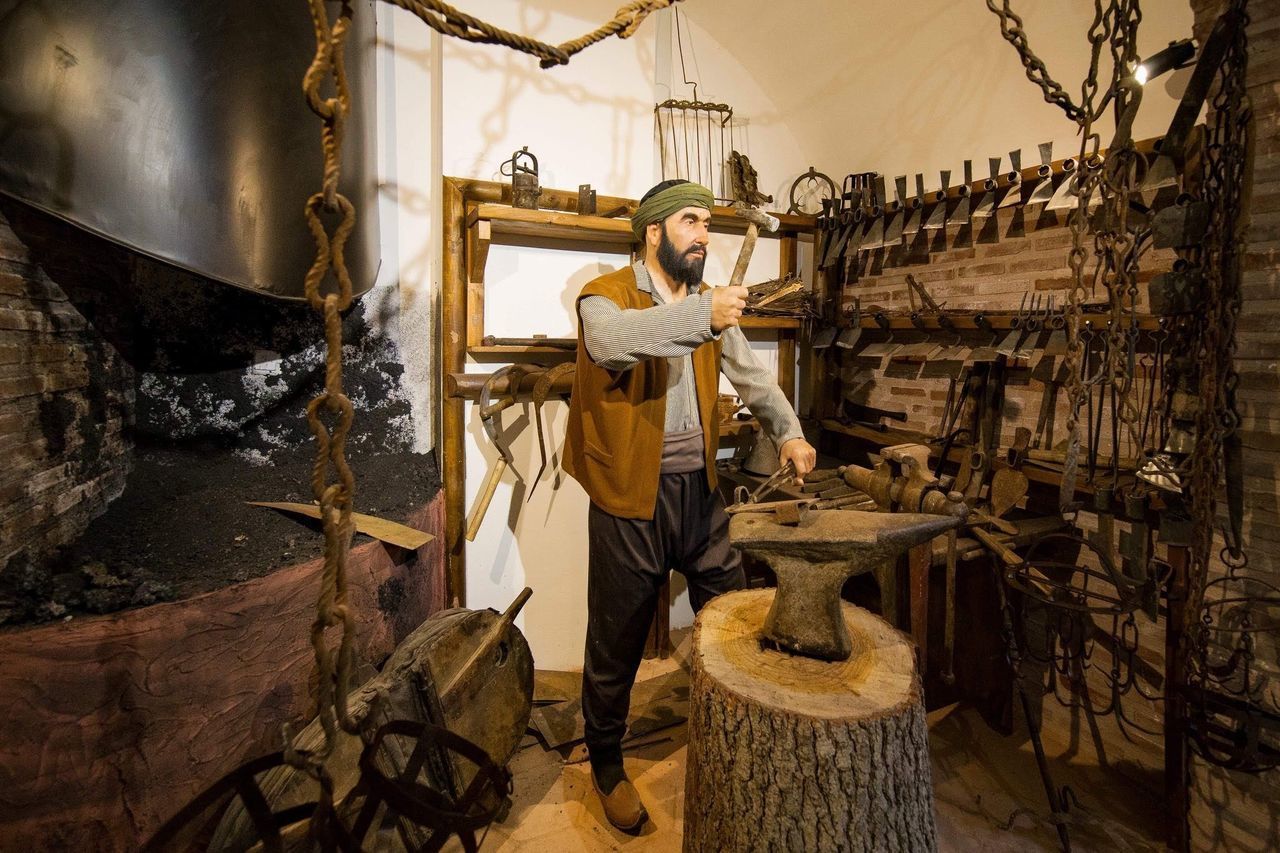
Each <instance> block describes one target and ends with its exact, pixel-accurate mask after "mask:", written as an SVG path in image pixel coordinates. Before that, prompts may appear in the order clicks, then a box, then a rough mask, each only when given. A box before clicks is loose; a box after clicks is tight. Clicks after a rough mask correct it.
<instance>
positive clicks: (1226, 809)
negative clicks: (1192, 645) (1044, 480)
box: [836, 0, 1280, 851]
mask: <svg viewBox="0 0 1280 853" xmlns="http://www.w3.org/2000/svg"><path fill="white" fill-rule="evenodd" d="M1192 7H1193V9H1194V10H1195V13H1196V35H1197V37H1198V38H1200V39H1203V38H1204V37H1205V36H1207V34H1208V32H1209V30H1210V28H1211V27H1212V25H1213V22H1214V20H1215V19H1216V16H1217V15H1218V14H1219V13H1220V7H1221V3H1220V0H1192ZM1250 14H1251V17H1252V23H1251V26H1250V30H1249V45H1250V50H1249V62H1250V65H1249V76H1248V82H1249V93H1250V96H1251V99H1252V105H1253V110H1254V123H1255V128H1254V140H1255V144H1254V155H1253V156H1254V160H1253V166H1252V170H1251V195H1250V196H1249V211H1248V214H1249V217H1250V222H1249V230H1248V232H1247V233H1248V238H1247V242H1248V245H1247V250H1246V254H1245V257H1244V264H1243V266H1244V281H1243V288H1244V298H1245V302H1244V309H1243V312H1242V314H1241V317H1240V320H1239V325H1238V336H1237V339H1238V351H1237V356H1238V359H1237V367H1238V370H1239V373H1240V385H1239V392H1238V395H1237V396H1238V403H1239V408H1240V414H1241V416H1242V418H1243V421H1242V425H1241V436H1242V439H1243V443H1244V447H1245V472H1246V474H1245V490H1246V500H1245V543H1246V546H1247V550H1248V553H1249V558H1250V567H1249V570H1248V572H1249V573H1250V574H1251V575H1252V576H1254V577H1257V578H1260V579H1263V580H1266V581H1268V582H1269V583H1272V584H1275V585H1277V586H1280V547H1278V546H1280V488H1278V487H1277V485H1276V476H1277V468H1278V466H1280V440H1277V438H1276V436H1277V435H1280V395H1278V394H1277V391H1278V390H1280V381H1278V378H1277V377H1278V374H1280V367H1278V364H1280V361H1278V359H1280V276H1278V275H1277V264H1278V262H1280V4H1275V3H1263V2H1261V0H1254V2H1252V3H1250ZM993 238H994V239H993ZM1069 244H1070V232H1069V229H1068V228H1067V227H1066V222H1065V214H1064V215H1063V216H1062V218H1061V219H1060V220H1053V219H1041V220H1040V221H1038V222H1034V223H1032V222H1028V221H1023V220H1022V218H1021V214H1019V213H1018V212H1016V210H1014V209H1006V210H1004V211H1000V212H999V215H998V218H997V221H996V224H995V227H994V228H987V229H984V233H983V235H981V236H979V237H978V239H974V237H973V235H972V234H970V233H968V229H966V228H957V227H955V226H951V227H948V229H947V232H946V237H945V239H943V240H935V241H934V243H933V245H931V246H928V248H929V249H930V250H931V251H923V250H922V248H917V249H915V250H911V249H907V248H903V247H895V248H894V249H893V250H890V251H888V252H887V253H886V252H875V253H868V254H866V255H864V257H863V258H862V259H861V261H862V267H861V270H860V271H861V272H862V275H861V277H860V278H859V280H858V281H857V282H856V283H855V284H853V285H851V286H848V287H846V288H845V291H844V294H843V297H844V301H845V302H846V303H848V302H852V300H853V299H854V297H858V298H859V299H860V300H861V303H862V306H863V309H864V310H865V309H866V308H867V307H868V306H870V305H879V306H881V307H884V308H887V309H899V310H900V309H905V308H907V307H908V298H907V290H908V288H907V285H906V274H907V273H912V274H913V275H914V276H915V278H916V280H917V281H919V282H920V283H922V284H924V285H925V286H926V287H927V288H928V290H929V291H930V293H931V294H932V295H933V296H934V298H935V299H937V300H938V301H939V302H945V303H946V306H947V307H950V308H971V309H987V310H994V309H1006V310H1010V309H1016V308H1017V307H1018V303H1019V301H1020V300H1021V299H1022V296H1023V294H1024V293H1026V292H1029V291H1030V292H1039V293H1041V294H1055V295H1056V296H1057V300H1058V302H1059V303H1061V302H1062V300H1063V299H1065V295H1066V288H1067V287H1068V285H1069V278H1070V272H1069V270H1068V267H1067V264H1066V251H1067V247H1068V246H1069ZM921 245H922V246H923V244H921ZM1172 258H1173V254H1172V253H1170V252H1153V253H1149V254H1148V255H1147V256H1146V258H1145V260H1144V263H1143V270H1142V274H1141V276H1140V282H1149V281H1150V280H1151V278H1153V277H1154V276H1155V275H1157V274H1159V273H1160V272H1163V271H1164V270H1166V269H1168V267H1169V265H1170V263H1171V261H1172ZM1144 296H1145V294H1144ZM1097 298H1099V299H1103V298H1105V296H1104V294H1101V293H1099V294H1098V296H1097ZM867 335H870V336H872V338H873V339H881V340H882V339H884V337H885V335H884V333H881V332H878V331H874V332H864V336H867ZM921 337H922V336H921V334H920V333H917V332H911V331H909V332H897V333H895V337H894V340H895V341H897V342H899V343H911V342H913V341H915V340H920V339H921ZM964 342H965V343H967V344H973V343H974V342H978V343H982V344H986V343H989V342H990V339H989V338H987V339H985V340H981V341H979V340H978V339H977V337H975V336H973V335H966V337H965V339H964ZM836 358H838V359H839V360H838V362H837V364H838V370H839V378H840V383H839V384H840V386H842V390H843V391H845V392H851V397H850V399H853V400H854V401H856V402H862V403H865V404H867V405H870V406H875V407H878V408H885V409H899V410H905V411H906V412H907V416H908V422H907V423H906V425H905V426H907V427H908V428H910V429H915V430H920V431H924V432H929V433H934V432H936V431H937V429H938V424H939V421H940V417H941V413H942V407H943V405H944V401H945V399H946V393H947V385H948V381H947V379H946V378H942V377H939V378H928V377H927V376H921V375H920V367H919V366H918V365H910V364H901V363H895V362H890V361H882V360H872V359H864V358H859V357H858V356H856V355H855V354H849V353H845V354H842V355H840V356H837V357H836ZM1052 375H1053V373H1052V371H1047V370H1046V369H1045V368H1044V367H1043V366H1042V367H1041V368H1040V369H1039V370H1035V371H1032V370H1026V369H1022V370H1011V371H1010V373H1009V380H1008V384H1007V386H1006V399H1005V406H1004V411H1003V415H1004V417H1003V432H1002V444H1004V445H1006V446H1007V444H1008V442H1009V441H1010V440H1011V438H1012V434H1013V430H1014V428H1015V427H1016V426H1019V425H1023V426H1028V427H1031V428H1034V426H1035V420H1036V414H1037V412H1038V410H1039V405H1040V400H1041V398H1042V394H1043V393H1044V391H1045V389H1046V387H1048V386H1047V384H1046V381H1045V380H1046V379H1047V378H1048V377H1050V376H1052ZM1144 379H1145V377H1144V376H1143V373H1142V371H1141V369H1140V370H1139V380H1140V381H1144ZM855 389H856V390H855ZM1065 397H1066V395H1065V393H1060V394H1059V399H1058V401H1057V405H1056V407H1055V408H1054V417H1053V419H1052V428H1051V433H1050V435H1049V436H1048V437H1047V438H1046V441H1045V445H1046V446H1053V445H1054V444H1057V443H1058V442H1060V441H1061V440H1062V439H1063V438H1065V423H1066V408H1065V406H1066V399H1065ZM1105 432H1106V431H1105V430H1104V436H1103V441H1102V444H1103V446H1104V448H1105V447H1108V446H1109V442H1108V440H1107V436H1106V435H1105ZM1220 509H1221V504H1220ZM1082 523H1083V526H1084V527H1085V528H1086V529H1089V528H1092V527H1093V526H1094V525H1093V519H1092V518H1090V517H1089V516H1088V515H1084V516H1082ZM1118 527H1119V528H1120V529H1123V527H1124V525H1123V524H1121V525H1118ZM1216 570H1217V571H1221V570H1222V567H1221V566H1217V567H1216ZM1273 615H1274V614H1273ZM1140 626H1141V630H1142V647H1141V655H1142V657H1143V658H1144V659H1145V660H1147V661H1148V662H1149V663H1150V664H1152V666H1154V667H1156V668H1157V669H1159V670H1163V666H1164V654H1163V648H1162V643H1163V635H1164V625H1163V620H1160V621H1159V622H1158V623H1156V624H1151V623H1150V622H1147V621H1145V619H1143V620H1142V621H1141V623H1140ZM1277 645H1280V638H1277V637H1274V636H1267V635H1263V636H1261V637H1260V638H1259V640H1258V647H1257V652H1258V656H1259V664H1260V667H1261V669H1262V671H1263V672H1265V673H1269V674H1271V675H1272V676H1274V675H1276V674H1280V664H1278V663H1277ZM1269 689H1270V691H1271V693H1272V694H1274V691H1275V686H1274V684H1272V685H1271V686H1270V688H1269ZM1138 704H1142V703H1138ZM1140 714H1141V717H1142V719H1143V720H1145V721H1147V722H1150V723H1152V724H1154V725H1155V728H1157V729H1158V724H1159V714H1160V708H1159V706H1152V705H1146V706H1145V707H1142V708H1141V709H1140ZM1103 724H1104V725H1108V724H1107V723H1106V722H1105V721H1104V723H1103ZM1140 737H1141V736H1140ZM1150 740H1151V742H1152V744H1153V746H1155V745H1158V744H1159V742H1160V741H1159V739H1158V738H1151V739H1150ZM1157 748H1158V746H1157ZM1157 754H1158V753H1157ZM1152 769H1156V768H1152ZM1278 788H1280V773H1275V772H1273V773H1268V774H1262V775H1251V774H1244V773H1237V772H1233V771H1225V770H1221V769H1219V768H1216V767H1212V766H1209V765H1207V764H1205V763H1204V762H1200V761H1198V760H1196V761H1193V783H1192V797H1191V829H1192V841H1191V849H1193V850H1197V851H1199V850H1262V849H1280V795H1278V794H1280V791H1278V790H1277V789H1278Z"/></svg>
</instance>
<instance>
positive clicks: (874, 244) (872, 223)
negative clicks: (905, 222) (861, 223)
mask: <svg viewBox="0 0 1280 853" xmlns="http://www.w3.org/2000/svg"><path fill="white" fill-rule="evenodd" d="M886 206H887V203H886V199H885V187H884V175H876V177H875V181H874V183H873V184H872V186H871V209H870V210H869V211H868V212H867V221H868V224H867V230H866V233H864V234H863V235H862V248H864V249H879V248H882V247H883V246H884V244H885V239H884V214H885V208H886Z"/></svg>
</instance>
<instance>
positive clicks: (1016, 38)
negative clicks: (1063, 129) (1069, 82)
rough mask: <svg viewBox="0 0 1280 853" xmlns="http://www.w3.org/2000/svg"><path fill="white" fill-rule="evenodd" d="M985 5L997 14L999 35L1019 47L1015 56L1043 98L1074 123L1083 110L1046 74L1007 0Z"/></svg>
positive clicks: (989, 2) (990, 1)
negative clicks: (997, 3)
mask: <svg viewBox="0 0 1280 853" xmlns="http://www.w3.org/2000/svg"><path fill="white" fill-rule="evenodd" d="M987 8H988V9H990V10H991V11H992V12H994V13H995V14H996V16H997V17H999V18H1000V35H1002V36H1004V38H1005V40H1006V41H1007V42H1009V44H1011V45H1013V46H1014V49H1016V50H1017V51H1018V58H1019V59H1021V60H1022V67H1023V68H1024V69H1026V72H1027V79H1028V80H1030V81H1031V82H1032V83H1035V84H1036V85H1037V86H1039V87H1040V90H1041V91H1042V92H1044V99H1045V100H1046V101H1048V102H1049V103H1051V104H1056V105H1057V106H1059V107H1061V108H1062V111H1063V112H1065V113H1066V114H1067V118H1069V119H1071V120H1072V121H1074V122H1075V123H1077V124H1080V123H1082V121H1083V119H1084V114H1085V110H1083V109H1081V108H1080V107H1078V106H1076V104H1075V103H1073V102H1072V100H1071V96H1070V95H1068V94H1067V93H1066V91H1065V90H1063V88H1062V86H1060V85H1059V84H1058V82H1057V81H1055V80H1054V79H1053V78H1052V77H1050V76H1049V71H1048V69H1047V68H1045V64H1044V62H1043V61H1042V60H1041V59H1040V57H1038V56H1036V55H1035V54H1034V53H1032V51H1031V47H1030V45H1029V44H1028V43H1027V33H1026V31H1025V30H1023V29H1022V18H1021V17H1020V16H1018V15H1017V14H1016V13H1015V12H1014V11H1013V9H1011V8H1010V7H1009V0H1001V5H999V6H997V5H996V3H995V0H987Z"/></svg>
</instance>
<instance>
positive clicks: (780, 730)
mask: <svg viewBox="0 0 1280 853" xmlns="http://www.w3.org/2000/svg"><path fill="white" fill-rule="evenodd" d="M773 595H774V591H773V590H770V589H760V590H741V591H739V592H732V593H728V594H726V595H722V596H719V597H718V598H716V599H714V600H713V601H712V602H711V603H710V604H708V605H707V606H706V607H704V608H703V609H702V612H701V613H699V614H698V619H697V623H696V626H695V628H694V640H693V659H692V684H691V688H690V700H689V752H688V765H687V772H686V777H685V805H684V815H685V825H684V850H685V851H686V853H691V852H692V851H696V852H697V853H702V851H716V853H720V851H747V850H752V851H755V850H761V851H764V850H806V851H836V850H867V851H910V853H927V851H931V850H936V849H937V833H936V829H935V826H934V817H933V790H932V785H931V781H930V777H931V771H930V763H929V743H928V736H927V732H926V728H925V719H924V706H923V703H922V702H921V693H920V683H919V679H918V678H917V677H916V668H915V656H914V655H913V654H912V649H911V644H910V643H909V642H907V640H906V638H905V637H904V636H903V635H902V634H900V633H899V632H898V631H896V630H894V629H893V628H891V627H890V626H889V624H888V623H886V622H885V621H884V620H883V619H881V618H880V617H878V616H874V615H872V614H871V613H868V612H867V611H865V610H862V609H861V608H858V607H854V606H853V605H852V604H848V603H845V604H844V605H843V607H842V613H843V615H844V619H845V624H846V625H847V626H848V628H849V631H850V634H851V636H852V639H853V654H852V655H851V656H850V658H849V659H848V660H846V661H838V662H826V661H820V660H815V659H812V658H806V657H797V656H793V655H790V654H787V653H785V652H780V651H776V650H774V649H772V648H766V647H765V646H763V645H762V644H761V641H760V626H761V625H762V624H763V622H764V619H765V614H766V613H767V612H768V610H769V607H770V605H771V604H772V602H773Z"/></svg>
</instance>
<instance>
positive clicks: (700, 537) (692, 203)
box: [564, 180, 817, 832]
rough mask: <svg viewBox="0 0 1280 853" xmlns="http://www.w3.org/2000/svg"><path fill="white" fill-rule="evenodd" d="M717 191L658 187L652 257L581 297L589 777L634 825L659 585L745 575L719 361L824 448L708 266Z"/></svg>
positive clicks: (637, 228) (805, 447) (777, 417)
mask: <svg viewBox="0 0 1280 853" xmlns="http://www.w3.org/2000/svg"><path fill="white" fill-rule="evenodd" d="M712 204H713V196H712V194H711V191H710V190H709V189H707V188H706V187H704V186H701V185H699V184H694V183H690V182H688V181H679V180H677V181H663V182H662V183H660V184H658V185H657V186H656V187H654V188H653V189H651V190H649V192H647V193H645V195H644V198H642V199H641V201H640V206H639V208H638V209H637V211H636V213H635V215H634V216H633V217H632V218H631V227H632V231H633V232H634V233H635V235H636V239H637V241H639V242H642V243H643V244H644V253H643V257H642V258H641V259H640V260H638V261H636V262H635V263H634V264H632V265H631V266H629V267H626V268H624V269H621V270H618V271H617V272H613V273H609V274H608V275H604V276H601V277H600V278H597V279H595V280H594V281H591V282H589V283H588V284H587V285H586V286H585V287H584V288H583V289H582V292H581V293H580V294H579V296H578V300H577V310H578V320H579V323H578V350H577V372H576V374H575V378H574V384H573V396H572V398H571V402H570V405H569V421H568V426H567V433H566V443H565V462H564V466H565V470H566V471H568V472H569V473H570V474H571V475H572V476H573V477H574V478H575V479H577V480H578V481H579V482H580V483H581V484H582V486H583V488H584V489H585V490H586V492H587V495H588V496H589V497H590V498H591V508H590V511H589V513H588V518H587V535H588V547H589V566H588V581H587V643H586V657H585V661H584V665H583V671H582V713H583V718H584V721H585V723H586V743H587V748H588V750H589V751H590V756H591V778H592V781H593V782H594V784H595V788H596V791H597V792H598V793H599V795H600V798H601V800H602V801H603V804H604V811H605V815H606V816H607V817H608V819H609V821H610V822H611V823H613V824H614V826H616V827H618V828H619V829H621V830H624V831H627V832H636V831H638V830H639V829H640V828H641V827H642V826H643V825H644V822H645V821H646V820H647V819H648V814H647V813H646V811H645V808H644V805H643V804H642V803H641V802H640V797H639V795H638V794H637V793H636V790H635V787H634V786H633V785H632V784H631V782H630V781H629V780H628V779H627V776H626V773H625V771H624V769H623V764H622V736H623V734H624V733H625V731H626V724H627V711H628V708H629V706H630V701H631V687H632V685H633V684H634V682H635V676H636V669H637V668H638V667H639V665H640V658H641V656H642V654H643V652H644V643H645V638H646V636H647V635H648V631H649V625H650V623H651V622H652V620H653V616H654V610H655V607H656V604H657V596H658V590H659V588H660V587H661V585H662V582H663V580H665V578H666V576H667V573H668V572H669V571H672V570H674V571H678V572H681V573H682V574H684V576H685V578H686V579H687V581H688V585H689V597H690V600H691V603H692V605H693V609H694V611H695V612H697V611H698V610H699V609H701V608H702V606H703V605H705V604H706V603H707V602H708V601H710V600H711V599H712V598H714V597H715V596H717V595H719V594H720V593H723V592H728V591H730V590H735V589H740V588H741V587H742V586H743V574H742V566H741V559H740V557H739V555H738V554H737V552H736V551H734V550H733V549H732V548H731V547H730V545H729V537H728V530H729V519H728V516H727V515H726V513H725V509H724V501H723V500H721V498H720V496H719V493H718V492H717V491H716V473H715V456H716V449H717V446H718V444H719V432H718V421H719V419H718V418H717V416H716V401H717V397H718V395H719V384H720V373H721V372H722V371H723V373H724V375H725V376H726V377H728V379H729V381H730V383H732V384H733V387H734V389H735V390H736V391H737V392H738V395H739V396H740V397H742V399H743V402H745V403H746V405H747V407H748V408H750V410H751V413H752V414H753V415H754V416H755V417H756V418H757V419H758V420H759V421H760V423H761V424H763V425H764V429H765V432H766V433H767V434H768V436H769V437H770V438H771V439H773V442H774V444H775V445H776V446H777V447H778V448H779V449H780V452H779V457H780V459H779V461H780V462H781V463H782V464H785V463H787V462H791V463H793V464H794V465H795V468H796V473H797V475H798V476H803V475H804V474H806V473H807V472H808V471H809V470H811V469H812V468H813V465H814V462H815V460H816V456H817V454H816V452H815V450H814V449H813V447H812V446H810V445H809V443H808V442H807V441H805V439H804V436H803V433H802V432H801V430H800V422H799V420H798V419H797V418H796V414H795V412H794V411H793V410H792V408H791V405H790V404H789V403H788V402H787V399H786V397H784V396H783V394H782V390H781V389H780V388H779V387H778V384H777V382H776V381H775V379H774V377H773V376H772V375H771V374H770V372H769V371H768V370H766V369H765V368H764V367H763V366H762V365H761V364H760V363H759V361H757V360H756V358H755V356H754V354H753V353H752V352H751V348H750V346H749V345H748V343H747V339H746V338H745V337H744V336H743V334H742V330H741V329H740V328H738V320H739V318H740V317H741V316H742V311H743V309H744V308H745V307H746V301H745V300H746V296H747V289H746V288H745V287H714V288H713V287H708V286H707V285H706V283H705V282H703V281H702V269H703V265H704V264H705V262H706V257H707V244H708V241H709V226H710V224H711V207H712Z"/></svg>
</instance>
